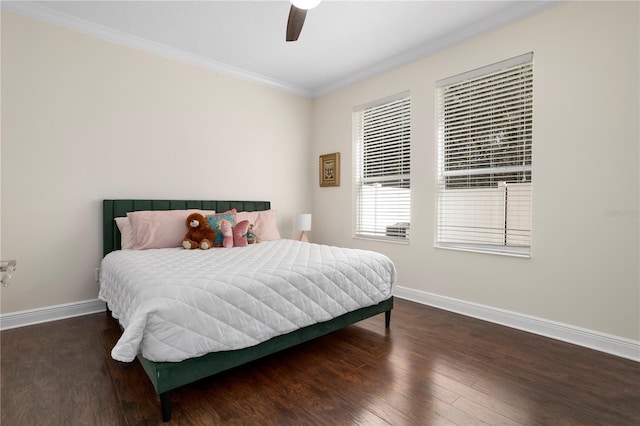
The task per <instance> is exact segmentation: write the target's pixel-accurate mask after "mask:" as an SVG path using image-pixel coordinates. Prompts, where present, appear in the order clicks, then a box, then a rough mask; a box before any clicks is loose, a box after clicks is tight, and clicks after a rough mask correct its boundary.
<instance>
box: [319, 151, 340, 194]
mask: <svg viewBox="0 0 640 426" xmlns="http://www.w3.org/2000/svg"><path fill="white" fill-rule="evenodd" d="M320 186H340V153H339V152H334V153H332V154H325V155H321V156H320Z"/></svg>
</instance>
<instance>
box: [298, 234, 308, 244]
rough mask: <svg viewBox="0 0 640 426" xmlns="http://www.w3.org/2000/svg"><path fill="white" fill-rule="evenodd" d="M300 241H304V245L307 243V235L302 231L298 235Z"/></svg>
mask: <svg viewBox="0 0 640 426" xmlns="http://www.w3.org/2000/svg"><path fill="white" fill-rule="evenodd" d="M300 241H304V242H305V243H308V242H309V237H307V234H306V233H305V232H304V231H302V232H301V233H300Z"/></svg>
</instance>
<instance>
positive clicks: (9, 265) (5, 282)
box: [0, 260, 17, 287]
mask: <svg viewBox="0 0 640 426" xmlns="http://www.w3.org/2000/svg"><path fill="white" fill-rule="evenodd" d="M16 264H17V262H16V261H15V260H3V261H0V273H2V279H0V282H2V287H9V282H10V281H11V277H12V276H13V271H15V270H16Z"/></svg>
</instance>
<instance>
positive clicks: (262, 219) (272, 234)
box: [236, 210, 280, 241]
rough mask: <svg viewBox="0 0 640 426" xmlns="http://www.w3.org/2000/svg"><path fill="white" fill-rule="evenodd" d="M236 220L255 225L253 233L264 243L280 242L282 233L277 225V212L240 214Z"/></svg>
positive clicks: (264, 211)
mask: <svg viewBox="0 0 640 426" xmlns="http://www.w3.org/2000/svg"><path fill="white" fill-rule="evenodd" d="M236 220H237V221H238V222H241V221H243V220H248V221H249V223H253V233H254V234H256V237H258V238H259V239H260V240H262V241H271V240H279V239H280V232H278V226H277V224H276V210H262V211H258V212H238V213H236Z"/></svg>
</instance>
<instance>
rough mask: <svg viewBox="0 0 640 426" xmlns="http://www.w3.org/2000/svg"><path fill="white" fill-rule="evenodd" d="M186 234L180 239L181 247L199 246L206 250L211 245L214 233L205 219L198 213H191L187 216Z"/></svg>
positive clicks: (192, 247) (214, 237)
mask: <svg viewBox="0 0 640 426" xmlns="http://www.w3.org/2000/svg"><path fill="white" fill-rule="evenodd" d="M186 222H187V228H188V229H189V231H187V235H185V236H184V239H183V240H182V247H184V248H186V249H195V248H198V247H199V248H201V249H202V250H207V249H210V248H211V247H213V241H214V240H215V239H216V233H215V232H214V231H213V229H211V226H209V222H207V219H206V218H205V217H204V216H203V215H201V214H200V213H191V214H190V215H189V216H187V220H186Z"/></svg>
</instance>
